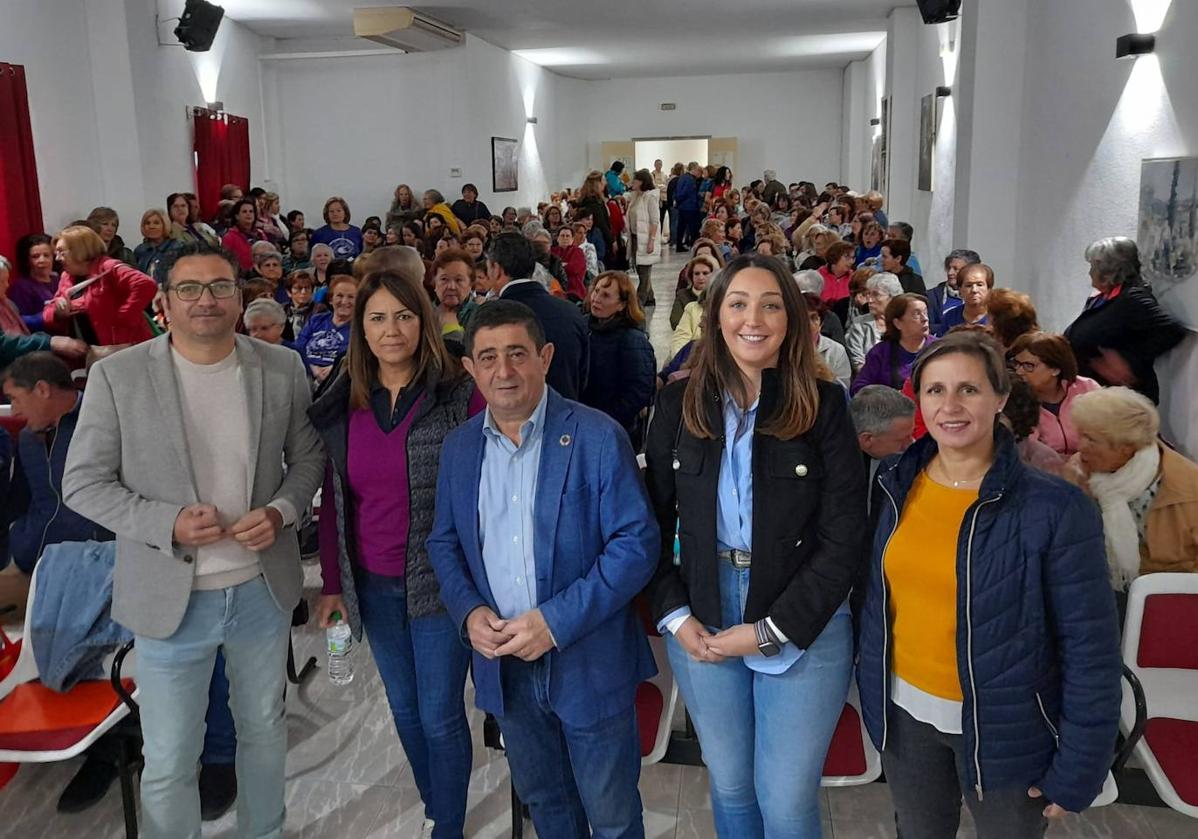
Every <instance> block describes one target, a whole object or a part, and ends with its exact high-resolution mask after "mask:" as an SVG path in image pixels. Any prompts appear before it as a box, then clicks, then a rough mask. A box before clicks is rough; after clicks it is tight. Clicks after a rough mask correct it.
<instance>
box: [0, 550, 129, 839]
mask: <svg viewBox="0 0 1198 839" xmlns="http://www.w3.org/2000/svg"><path fill="white" fill-rule="evenodd" d="M38 570H39V569H38V568H35V569H34V572H33V577H32V579H31V580H30V583H29V599H28V608H27V609H26V610H25V630H24V635H23V638H22V640H23V643H22V644H21V645H20V651H19V653H18V654H17V657H16V661H15V662H14V663H13V664H12V668H11V670H10V672H9V673H8V674H7V675H6V676H4V678H2V679H0V763H16V764H21V763H54V762H57V761H60V760H68V759H70V758H72V757H75V756H76V755H79V754H81V753H82V752H83V751H84V750H86V749H87V748H88V747H89V746H91V745H92V744H93V743H95V742H96V740H98V739H99V738H100V737H101V736H103V735H104V734H105V733H107V732H109V731H111V730H112V729H113V728H114V727H115V726H116V725H117V723H119V722H120V721H121V720H123V719H125V718H126V717H129V716H130V715H134V716H135V715H136V714H137V702H136V696H137V686H136V685H135V684H134V681H133V680H132V679H128V678H122V676H121V668H122V665H123V663H124V660H125V657H126V656H127V655H128V653H129V651H130V650H131V649H132V648H133V642H132V641H130V642H129V643H128V644H126V645H125V646H124V647H122V648H121V649H120V650H119V651H118V652H117V654H116V656H115V657H114V659H113V662H112V668H111V670H112V672H111V678H109V679H94V680H89V681H83V682H80V683H79V684H77V685H76V686H75V687H74V688H72V689H71V690H69V691H67V692H65V693H58V692H55V691H52V690H50V689H49V688H47V687H46V686H45V685H43V684H42V683H41V681H40V680H39V678H38V670H37V661H36V660H35V658H34V655H33V643H32V638H33V635H32V633H31V627H32V625H33V617H32V615H33V603H34V597H35V596H36V592H37V576H38ZM9 649H10V647H7V646H6V650H9ZM128 746H129V743H128V741H127V739H126V738H123V737H122V738H121V754H120V779H121V796H122V799H123V802H124V808H125V833H126V836H127V837H136V836H137V810H136V805H135V803H134V802H135V796H134V786H133V770H132V766H131V763H132V760H131V756H130V753H129V748H128Z"/></svg>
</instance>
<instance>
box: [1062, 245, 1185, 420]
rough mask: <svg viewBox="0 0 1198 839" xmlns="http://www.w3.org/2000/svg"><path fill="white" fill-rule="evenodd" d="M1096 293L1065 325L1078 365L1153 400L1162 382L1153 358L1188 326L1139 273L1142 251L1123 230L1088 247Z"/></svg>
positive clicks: (1100, 378)
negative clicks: (1172, 314) (1159, 300)
mask: <svg viewBox="0 0 1198 839" xmlns="http://www.w3.org/2000/svg"><path fill="white" fill-rule="evenodd" d="M1086 261H1087V262H1089V263H1090V283H1091V285H1093V286H1094V289H1095V293H1094V294H1093V295H1092V296H1091V297H1090V298H1089V299H1088V300H1087V301H1086V305H1085V306H1084V307H1083V308H1082V313H1081V314H1080V315H1078V316H1077V319H1076V320H1075V321H1073V323H1071V324H1070V325H1069V328H1067V329H1066V330H1065V337H1066V338H1068V339H1069V343H1070V345H1071V346H1072V347H1073V354H1074V355H1076V356H1077V366H1078V371H1079V372H1080V373H1081V374H1082V375H1083V376H1089V377H1090V378H1092V379H1097V380H1098V381H1099V382H1100V383H1102V384H1104V385H1125V386H1127V387H1130V388H1131V389H1132V390H1138V391H1139V392H1140V393H1142V394H1144V395H1145V396H1147V397H1148V398H1149V399H1151V400H1152V401H1153V402H1159V401H1160V395H1161V388H1160V383H1159V382H1158V381H1157V378H1156V371H1155V370H1154V369H1153V363H1154V362H1155V361H1156V359H1157V356H1160V355H1164V354H1165V353H1167V352H1168V351H1169V350H1171V349H1173V348H1174V347H1175V346H1177V344H1179V343H1180V342H1181V339H1182V338H1184V337H1185V335H1186V330H1185V327H1184V326H1182V325H1181V324H1180V323H1178V322H1177V321H1176V320H1174V319H1173V318H1172V317H1170V316H1169V314H1168V313H1167V312H1166V311H1165V310H1164V309H1162V308H1161V306H1160V304H1159V303H1157V302H1156V298H1155V297H1153V295H1152V291H1151V290H1150V289H1149V288H1148V287H1147V286H1145V285H1144V280H1143V279H1142V278H1141V276H1140V252H1139V250H1138V249H1137V248H1136V243H1135V242H1133V241H1132V240H1131V239H1128V238H1126V237H1123V236H1111V237H1108V238H1106V239H1099V240H1098V241H1097V242H1093V243H1092V244H1091V245H1090V246H1089V247H1088V248H1086Z"/></svg>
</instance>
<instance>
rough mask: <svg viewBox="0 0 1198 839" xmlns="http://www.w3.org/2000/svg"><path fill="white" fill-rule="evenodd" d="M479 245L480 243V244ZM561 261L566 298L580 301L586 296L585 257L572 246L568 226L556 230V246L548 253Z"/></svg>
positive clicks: (572, 241)
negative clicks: (564, 271)
mask: <svg viewBox="0 0 1198 839" xmlns="http://www.w3.org/2000/svg"><path fill="white" fill-rule="evenodd" d="M480 244H481V243H480ZM549 252H550V253H551V254H552V255H553V256H555V257H557V258H558V259H559V260H561V263H562V267H563V268H565V270H566V286H565V290H566V296H567V297H571V296H572V297H574V298H576V299H578V300H582V299H583V298H584V297H586V296H587V283H586V279H587V257H586V254H585V253H584V252H583V250H582V248H580V247H578V245H576V244H574V230H573V228H571V227H570V226H569V225H562V226H561V227H559V228H558V229H557V244H555V245H554V246H553V247H552V248H550V251H549Z"/></svg>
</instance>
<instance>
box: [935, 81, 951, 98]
mask: <svg viewBox="0 0 1198 839" xmlns="http://www.w3.org/2000/svg"><path fill="white" fill-rule="evenodd" d="M952 95H953V89H952V88H951V87H949V86H948V85H946V84H942V85H940V86H939V87H937V88H936V98H937V99H943V98H944V97H946V96H952Z"/></svg>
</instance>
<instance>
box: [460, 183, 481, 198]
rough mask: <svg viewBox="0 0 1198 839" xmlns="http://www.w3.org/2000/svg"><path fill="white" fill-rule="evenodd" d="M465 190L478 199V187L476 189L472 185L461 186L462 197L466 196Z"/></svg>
mask: <svg viewBox="0 0 1198 839" xmlns="http://www.w3.org/2000/svg"><path fill="white" fill-rule="evenodd" d="M466 190H469V191H470V192H473V193H474V197H475V198H477V197H478V187H476V186H475V185H474V184H462V195H465V194H466Z"/></svg>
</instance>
